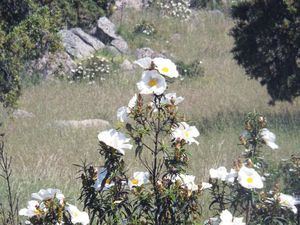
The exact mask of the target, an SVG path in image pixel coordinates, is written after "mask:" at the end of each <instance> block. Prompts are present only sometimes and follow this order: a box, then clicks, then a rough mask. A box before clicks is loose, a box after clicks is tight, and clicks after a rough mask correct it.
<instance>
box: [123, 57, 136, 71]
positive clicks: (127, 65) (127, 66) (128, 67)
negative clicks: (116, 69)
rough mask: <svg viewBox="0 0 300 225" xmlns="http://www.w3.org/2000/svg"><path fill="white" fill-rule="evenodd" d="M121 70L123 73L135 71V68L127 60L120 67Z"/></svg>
mask: <svg viewBox="0 0 300 225" xmlns="http://www.w3.org/2000/svg"><path fill="white" fill-rule="evenodd" d="M120 68H121V70H123V71H131V70H133V69H134V66H133V64H132V63H131V62H130V61H129V60H128V59H125V60H124V61H123V63H122V64H121V65H120Z"/></svg>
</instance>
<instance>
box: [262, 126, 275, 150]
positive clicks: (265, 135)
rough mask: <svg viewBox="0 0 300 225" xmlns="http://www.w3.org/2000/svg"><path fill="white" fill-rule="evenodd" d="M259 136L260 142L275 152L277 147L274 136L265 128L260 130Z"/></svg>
mask: <svg viewBox="0 0 300 225" xmlns="http://www.w3.org/2000/svg"><path fill="white" fill-rule="evenodd" d="M259 133H260V136H261V138H262V140H263V141H264V142H265V143H266V145H267V146H269V147H270V148H271V149H273V150H275V149H278V148H279V147H278V145H277V144H276V143H275V141H276V135H275V134H274V133H272V132H271V131H269V130H268V129H267V128H263V129H261V130H260V132H259Z"/></svg>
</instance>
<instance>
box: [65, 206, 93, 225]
mask: <svg viewBox="0 0 300 225" xmlns="http://www.w3.org/2000/svg"><path fill="white" fill-rule="evenodd" d="M66 210H67V211H68V212H69V213H70V216H71V222H72V223H73V224H82V225H87V224H89V222H90V219H89V215H88V214H87V213H86V212H81V211H80V210H79V209H78V208H77V207H76V206H74V205H71V204H67V206H66Z"/></svg>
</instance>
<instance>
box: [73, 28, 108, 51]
mask: <svg viewBox="0 0 300 225" xmlns="http://www.w3.org/2000/svg"><path fill="white" fill-rule="evenodd" d="M71 31H72V32H73V33H74V34H75V35H77V36H78V37H80V38H81V39H82V40H83V41H84V42H85V43H87V44H88V45H90V46H92V47H93V48H94V49H95V50H99V49H102V48H104V47H105V44H103V43H102V42H101V41H100V40H98V39H97V38H95V37H93V36H91V35H89V34H87V33H85V32H84V31H83V30H82V29H81V28H73V29H71Z"/></svg>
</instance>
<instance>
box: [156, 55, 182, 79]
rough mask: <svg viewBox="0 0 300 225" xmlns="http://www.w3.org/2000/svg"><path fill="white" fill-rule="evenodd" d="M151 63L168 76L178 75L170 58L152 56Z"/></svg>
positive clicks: (174, 76)
mask: <svg viewBox="0 0 300 225" xmlns="http://www.w3.org/2000/svg"><path fill="white" fill-rule="evenodd" d="M153 63H154V64H155V66H156V69H157V70H158V72H159V73H160V74H162V75H165V76H167V77H170V78H176V77H178V76H179V73H178V71H177V68H176V65H175V64H174V63H173V62H172V61H171V60H170V59H164V58H154V59H153Z"/></svg>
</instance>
